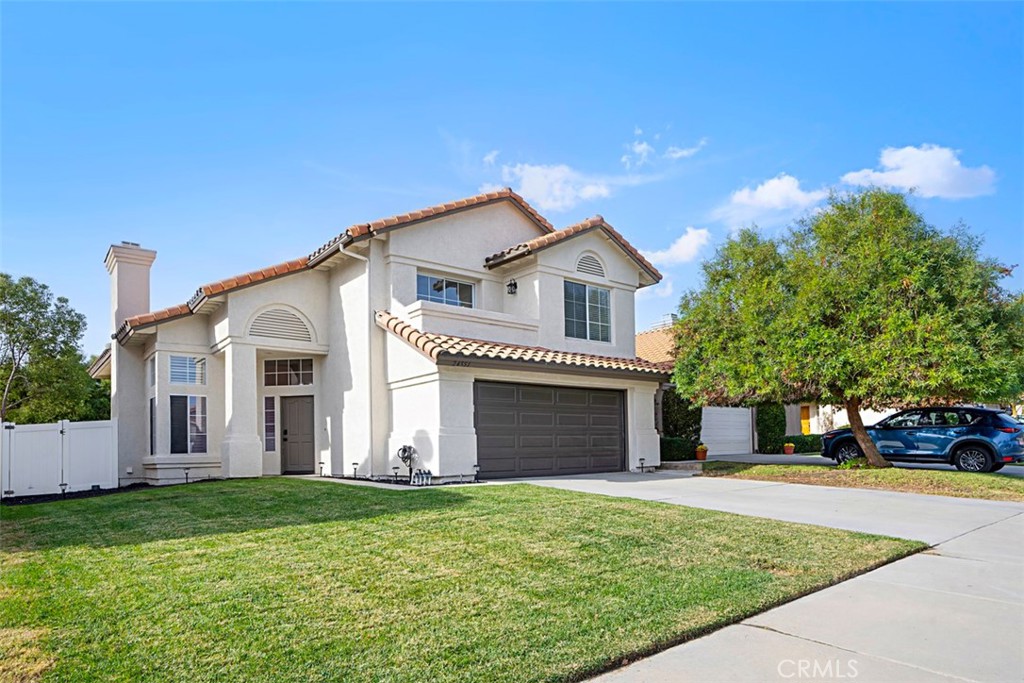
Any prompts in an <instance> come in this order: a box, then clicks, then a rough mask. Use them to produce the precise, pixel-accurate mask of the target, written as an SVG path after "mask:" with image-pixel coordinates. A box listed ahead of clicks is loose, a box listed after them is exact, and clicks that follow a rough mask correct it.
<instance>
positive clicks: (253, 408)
mask: <svg viewBox="0 0 1024 683" xmlns="http://www.w3.org/2000/svg"><path fill="white" fill-rule="evenodd" d="M256 383H257V377H256V347H255V346H251V345H249V344H240V343H238V342H235V341H232V342H231V343H229V344H228V345H227V346H226V347H225V348H224V444H223V446H222V447H221V468H222V471H223V473H224V476H225V477H259V476H262V475H263V442H262V441H260V436H259V431H258V425H257V413H258V410H257V407H258V406H257V404H256Z"/></svg>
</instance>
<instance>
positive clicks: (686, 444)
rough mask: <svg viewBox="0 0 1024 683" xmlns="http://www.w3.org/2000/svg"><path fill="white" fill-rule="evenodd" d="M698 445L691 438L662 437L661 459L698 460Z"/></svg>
mask: <svg viewBox="0 0 1024 683" xmlns="http://www.w3.org/2000/svg"><path fill="white" fill-rule="evenodd" d="M696 448H697V445H696V444H694V443H691V442H690V440H689V439H683V438H681V437H678V436H663V437H661V461H662V462H679V461H680V460H696V459H697V452H696Z"/></svg>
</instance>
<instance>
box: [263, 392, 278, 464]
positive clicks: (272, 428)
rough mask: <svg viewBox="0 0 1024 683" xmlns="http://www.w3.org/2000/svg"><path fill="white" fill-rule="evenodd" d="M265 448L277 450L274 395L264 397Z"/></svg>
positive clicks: (266, 449)
mask: <svg viewBox="0 0 1024 683" xmlns="http://www.w3.org/2000/svg"><path fill="white" fill-rule="evenodd" d="M263 450H265V451H276V450H277V411H276V410H275V409H274V397H273V396H264V397H263Z"/></svg>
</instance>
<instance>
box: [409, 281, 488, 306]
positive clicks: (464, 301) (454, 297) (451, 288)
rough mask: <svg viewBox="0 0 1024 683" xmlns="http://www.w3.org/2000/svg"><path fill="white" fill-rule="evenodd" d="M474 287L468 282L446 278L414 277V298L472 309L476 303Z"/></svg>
mask: <svg viewBox="0 0 1024 683" xmlns="http://www.w3.org/2000/svg"><path fill="white" fill-rule="evenodd" d="M475 297H476V291H475V287H474V286H473V285H472V284H470V283H468V282H459V281H458V280H452V279H451V278H446V277H434V276H433V275H423V274H417V275H416V298H417V299H419V300H420V301H433V302H435V303H439V304H448V305H449V306H459V307H461V308H473V307H474V305H475V302H476V298H475Z"/></svg>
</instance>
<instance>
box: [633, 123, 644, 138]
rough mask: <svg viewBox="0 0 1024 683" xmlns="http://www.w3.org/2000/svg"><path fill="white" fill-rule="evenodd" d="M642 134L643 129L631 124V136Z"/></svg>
mask: <svg viewBox="0 0 1024 683" xmlns="http://www.w3.org/2000/svg"><path fill="white" fill-rule="evenodd" d="M643 134H644V131H643V129H642V128H641V127H640V126H633V137H637V138H638V137H640V136H641V135H643Z"/></svg>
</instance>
